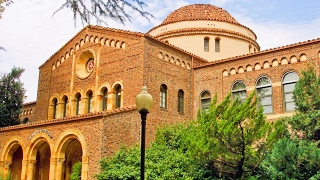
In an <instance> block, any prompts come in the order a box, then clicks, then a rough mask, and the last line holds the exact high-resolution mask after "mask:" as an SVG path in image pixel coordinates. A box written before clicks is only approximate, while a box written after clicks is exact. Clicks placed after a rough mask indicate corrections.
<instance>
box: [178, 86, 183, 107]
mask: <svg viewBox="0 0 320 180" xmlns="http://www.w3.org/2000/svg"><path fill="white" fill-rule="evenodd" d="M178 112H179V113H184V92H183V90H181V89H180V90H179V91H178Z"/></svg>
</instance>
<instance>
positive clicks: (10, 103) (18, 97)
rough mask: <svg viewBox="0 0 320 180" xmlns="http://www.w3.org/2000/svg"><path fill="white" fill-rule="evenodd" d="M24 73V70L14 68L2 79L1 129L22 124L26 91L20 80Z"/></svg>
mask: <svg viewBox="0 0 320 180" xmlns="http://www.w3.org/2000/svg"><path fill="white" fill-rule="evenodd" d="M23 72H24V69H22V68H18V67H13V68H12V70H11V72H10V73H8V74H4V75H2V76H1V77H0V112H1V113H0V127H5V126H12V125H17V124H20V120H19V114H20V113H21V112H22V109H21V108H22V103H23V98H24V93H25V90H24V88H23V83H21V82H20V79H19V78H20V76H21V74H22V73H23Z"/></svg>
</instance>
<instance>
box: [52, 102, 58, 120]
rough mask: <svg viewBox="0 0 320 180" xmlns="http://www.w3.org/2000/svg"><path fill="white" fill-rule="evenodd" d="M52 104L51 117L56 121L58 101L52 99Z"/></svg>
mask: <svg viewBox="0 0 320 180" xmlns="http://www.w3.org/2000/svg"><path fill="white" fill-rule="evenodd" d="M52 102H53V117H52V119H56V118H57V116H58V99H57V98H54V99H53V100H52Z"/></svg>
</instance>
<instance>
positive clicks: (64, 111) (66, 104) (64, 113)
mask: <svg viewBox="0 0 320 180" xmlns="http://www.w3.org/2000/svg"><path fill="white" fill-rule="evenodd" d="M68 106H69V101H68V97H67V96H65V97H64V98H63V117H66V116H67V112H68Z"/></svg>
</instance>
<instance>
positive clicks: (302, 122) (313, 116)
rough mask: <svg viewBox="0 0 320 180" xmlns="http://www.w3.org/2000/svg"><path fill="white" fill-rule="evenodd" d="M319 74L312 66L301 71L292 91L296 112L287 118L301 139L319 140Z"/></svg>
mask: <svg viewBox="0 0 320 180" xmlns="http://www.w3.org/2000/svg"><path fill="white" fill-rule="evenodd" d="M319 92H320V76H318V77H317V75H316V72H315V70H314V69H313V68H309V69H308V70H307V71H302V77H301V78H300V79H299V81H298V82H297V84H296V86H295V90H294V91H293V95H294V96H293V98H294V100H295V102H296V105H297V112H296V114H295V115H294V116H293V117H292V118H291V119H290V120H289V124H290V125H291V127H292V130H293V132H295V133H296V134H297V135H299V136H300V137H302V138H303V139H308V140H313V141H318V140H320V93H319Z"/></svg>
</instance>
